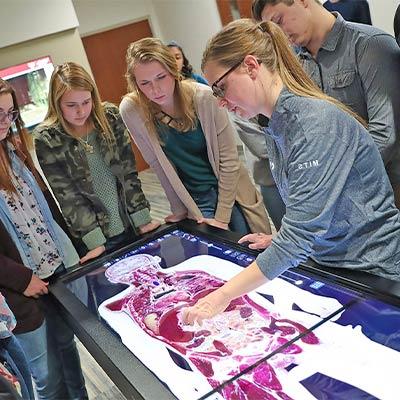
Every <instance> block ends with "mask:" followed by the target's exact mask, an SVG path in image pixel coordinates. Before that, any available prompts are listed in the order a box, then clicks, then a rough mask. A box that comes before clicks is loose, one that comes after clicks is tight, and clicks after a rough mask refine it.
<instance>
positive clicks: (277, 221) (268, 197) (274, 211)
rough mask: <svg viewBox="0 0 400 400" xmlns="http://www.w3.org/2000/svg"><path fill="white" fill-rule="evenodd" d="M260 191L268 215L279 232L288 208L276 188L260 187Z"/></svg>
mask: <svg viewBox="0 0 400 400" xmlns="http://www.w3.org/2000/svg"><path fill="white" fill-rule="evenodd" d="M260 190H261V194H262V197H263V200H264V205H265V208H266V209H267V211H268V215H269V216H270V218H271V219H272V222H273V223H274V225H275V229H276V230H277V231H279V229H280V228H281V225H282V218H283V216H284V215H285V212H286V206H285V203H284V202H283V200H282V197H281V195H280V194H279V190H278V188H277V187H276V186H265V185H260Z"/></svg>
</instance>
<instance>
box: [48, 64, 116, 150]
mask: <svg viewBox="0 0 400 400" xmlns="http://www.w3.org/2000/svg"><path fill="white" fill-rule="evenodd" d="M74 89H75V90H87V91H89V92H90V93H91V95H92V101H93V107H92V112H91V117H92V119H93V122H96V123H97V124H98V125H99V127H100V128H101V134H102V135H104V137H105V138H106V140H107V142H108V143H109V142H110V141H111V140H112V138H113V133H112V130H111V127H110V124H109V123H108V120H107V117H106V115H105V112H104V107H103V105H102V103H101V99H100V95H99V91H98V89H97V86H96V84H95V82H94V80H93V79H92V77H91V76H90V75H89V74H88V72H87V71H86V70H85V69H84V68H83V67H82V66H81V65H79V64H76V63H74V62H66V63H64V64H61V65H58V66H57V67H56V68H55V69H54V71H53V74H52V75H51V79H50V86H49V96H48V102H49V108H48V110H47V114H46V117H45V120H44V121H43V122H42V123H41V124H40V126H41V127H42V126H43V127H49V126H52V125H55V124H57V123H60V124H61V126H62V127H63V129H64V130H65V132H67V133H69V134H71V131H70V128H69V127H68V123H67V122H66V121H65V119H64V116H63V113H62V111H61V107H60V100H61V97H62V96H63V95H64V93H65V92H66V91H68V90H74Z"/></svg>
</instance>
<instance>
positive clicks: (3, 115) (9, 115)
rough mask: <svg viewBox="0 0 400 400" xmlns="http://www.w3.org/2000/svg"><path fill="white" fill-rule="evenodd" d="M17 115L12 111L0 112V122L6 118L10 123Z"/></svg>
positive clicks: (17, 113) (15, 111)
mask: <svg viewBox="0 0 400 400" xmlns="http://www.w3.org/2000/svg"><path fill="white" fill-rule="evenodd" d="M18 115H19V112H18V110H13V111H9V112H4V111H0V122H4V121H5V120H6V118H8V120H9V121H10V122H14V121H15V120H16V119H17V118H18Z"/></svg>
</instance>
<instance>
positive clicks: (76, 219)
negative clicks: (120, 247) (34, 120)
mask: <svg viewBox="0 0 400 400" xmlns="http://www.w3.org/2000/svg"><path fill="white" fill-rule="evenodd" d="M104 109H105V113H106V117H107V120H108V122H109V124H110V127H111V129H112V132H113V134H114V137H113V138H112V142H111V144H108V143H107V141H106V140H105V139H104V138H103V136H102V135H100V134H99V135H97V140H98V141H99V145H100V151H101V154H102V156H103V157H104V160H105V162H106V164H107V166H108V167H109V168H110V170H111V172H112V174H113V175H114V176H115V177H116V180H117V187H118V193H119V196H118V197H119V201H120V204H119V209H120V214H121V218H122V220H123V222H124V224H125V226H126V227H127V226H129V225H132V227H133V228H134V230H135V232H136V233H137V230H136V229H135V228H137V227H138V226H140V225H142V224H144V223H148V222H150V220H151V218H150V211H149V210H150V204H149V202H148V201H147V200H146V197H145V195H144V193H143V192H142V188H141V183H140V180H139V178H138V174H137V170H136V162H135V157H134V154H133V151H132V147H131V140H130V136H129V133H128V132H127V130H126V127H125V125H124V123H123V121H122V119H121V116H120V114H119V111H118V108H117V107H116V106H114V105H113V104H110V103H104ZM96 129H97V131H98V132H99V131H100V127H99V126H96ZM34 137H35V149H36V153H37V157H38V160H39V163H40V166H41V167H42V169H43V172H44V174H45V176H46V178H47V180H48V182H49V185H50V187H51V189H52V190H53V193H54V195H55V197H56V198H57V200H58V202H59V204H60V207H61V211H62V213H63V216H64V218H65V220H66V222H67V225H68V228H69V230H70V232H71V234H72V236H73V237H74V238H77V239H80V240H82V241H83V242H84V244H85V245H86V246H87V247H88V249H89V250H91V249H94V248H96V247H98V246H100V245H102V244H104V243H105V242H106V238H107V237H108V223H109V217H108V214H107V212H106V210H105V207H104V205H103V204H102V202H101V201H100V200H99V199H98V197H97V196H96V195H95V193H94V190H93V186H92V177H91V174H90V169H89V165H88V161H87V158H86V156H85V151H84V149H83V147H82V145H81V144H80V143H79V141H78V140H77V139H75V138H74V137H72V136H71V135H70V134H68V133H67V132H65V130H64V129H63V127H62V126H61V124H55V125H53V126H44V125H39V126H38V127H37V128H36V129H35V131H34Z"/></svg>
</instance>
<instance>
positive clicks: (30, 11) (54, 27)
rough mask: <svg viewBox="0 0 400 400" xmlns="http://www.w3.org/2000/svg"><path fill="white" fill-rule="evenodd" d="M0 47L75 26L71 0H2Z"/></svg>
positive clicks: (75, 18)
mask: <svg viewBox="0 0 400 400" xmlns="http://www.w3.org/2000/svg"><path fill="white" fill-rule="evenodd" d="M0 6H1V10H0V26H1V34H0V48H2V47H6V46H10V45H13V44H16V43H21V42H24V41H26V40H31V39H36V38H39V37H43V36H46V35H50V34H53V33H57V32H62V31H65V30H68V29H72V28H75V27H77V26H78V19H77V17H76V14H75V10H74V7H73V5H72V2H71V0H2V1H1V2H0Z"/></svg>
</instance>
